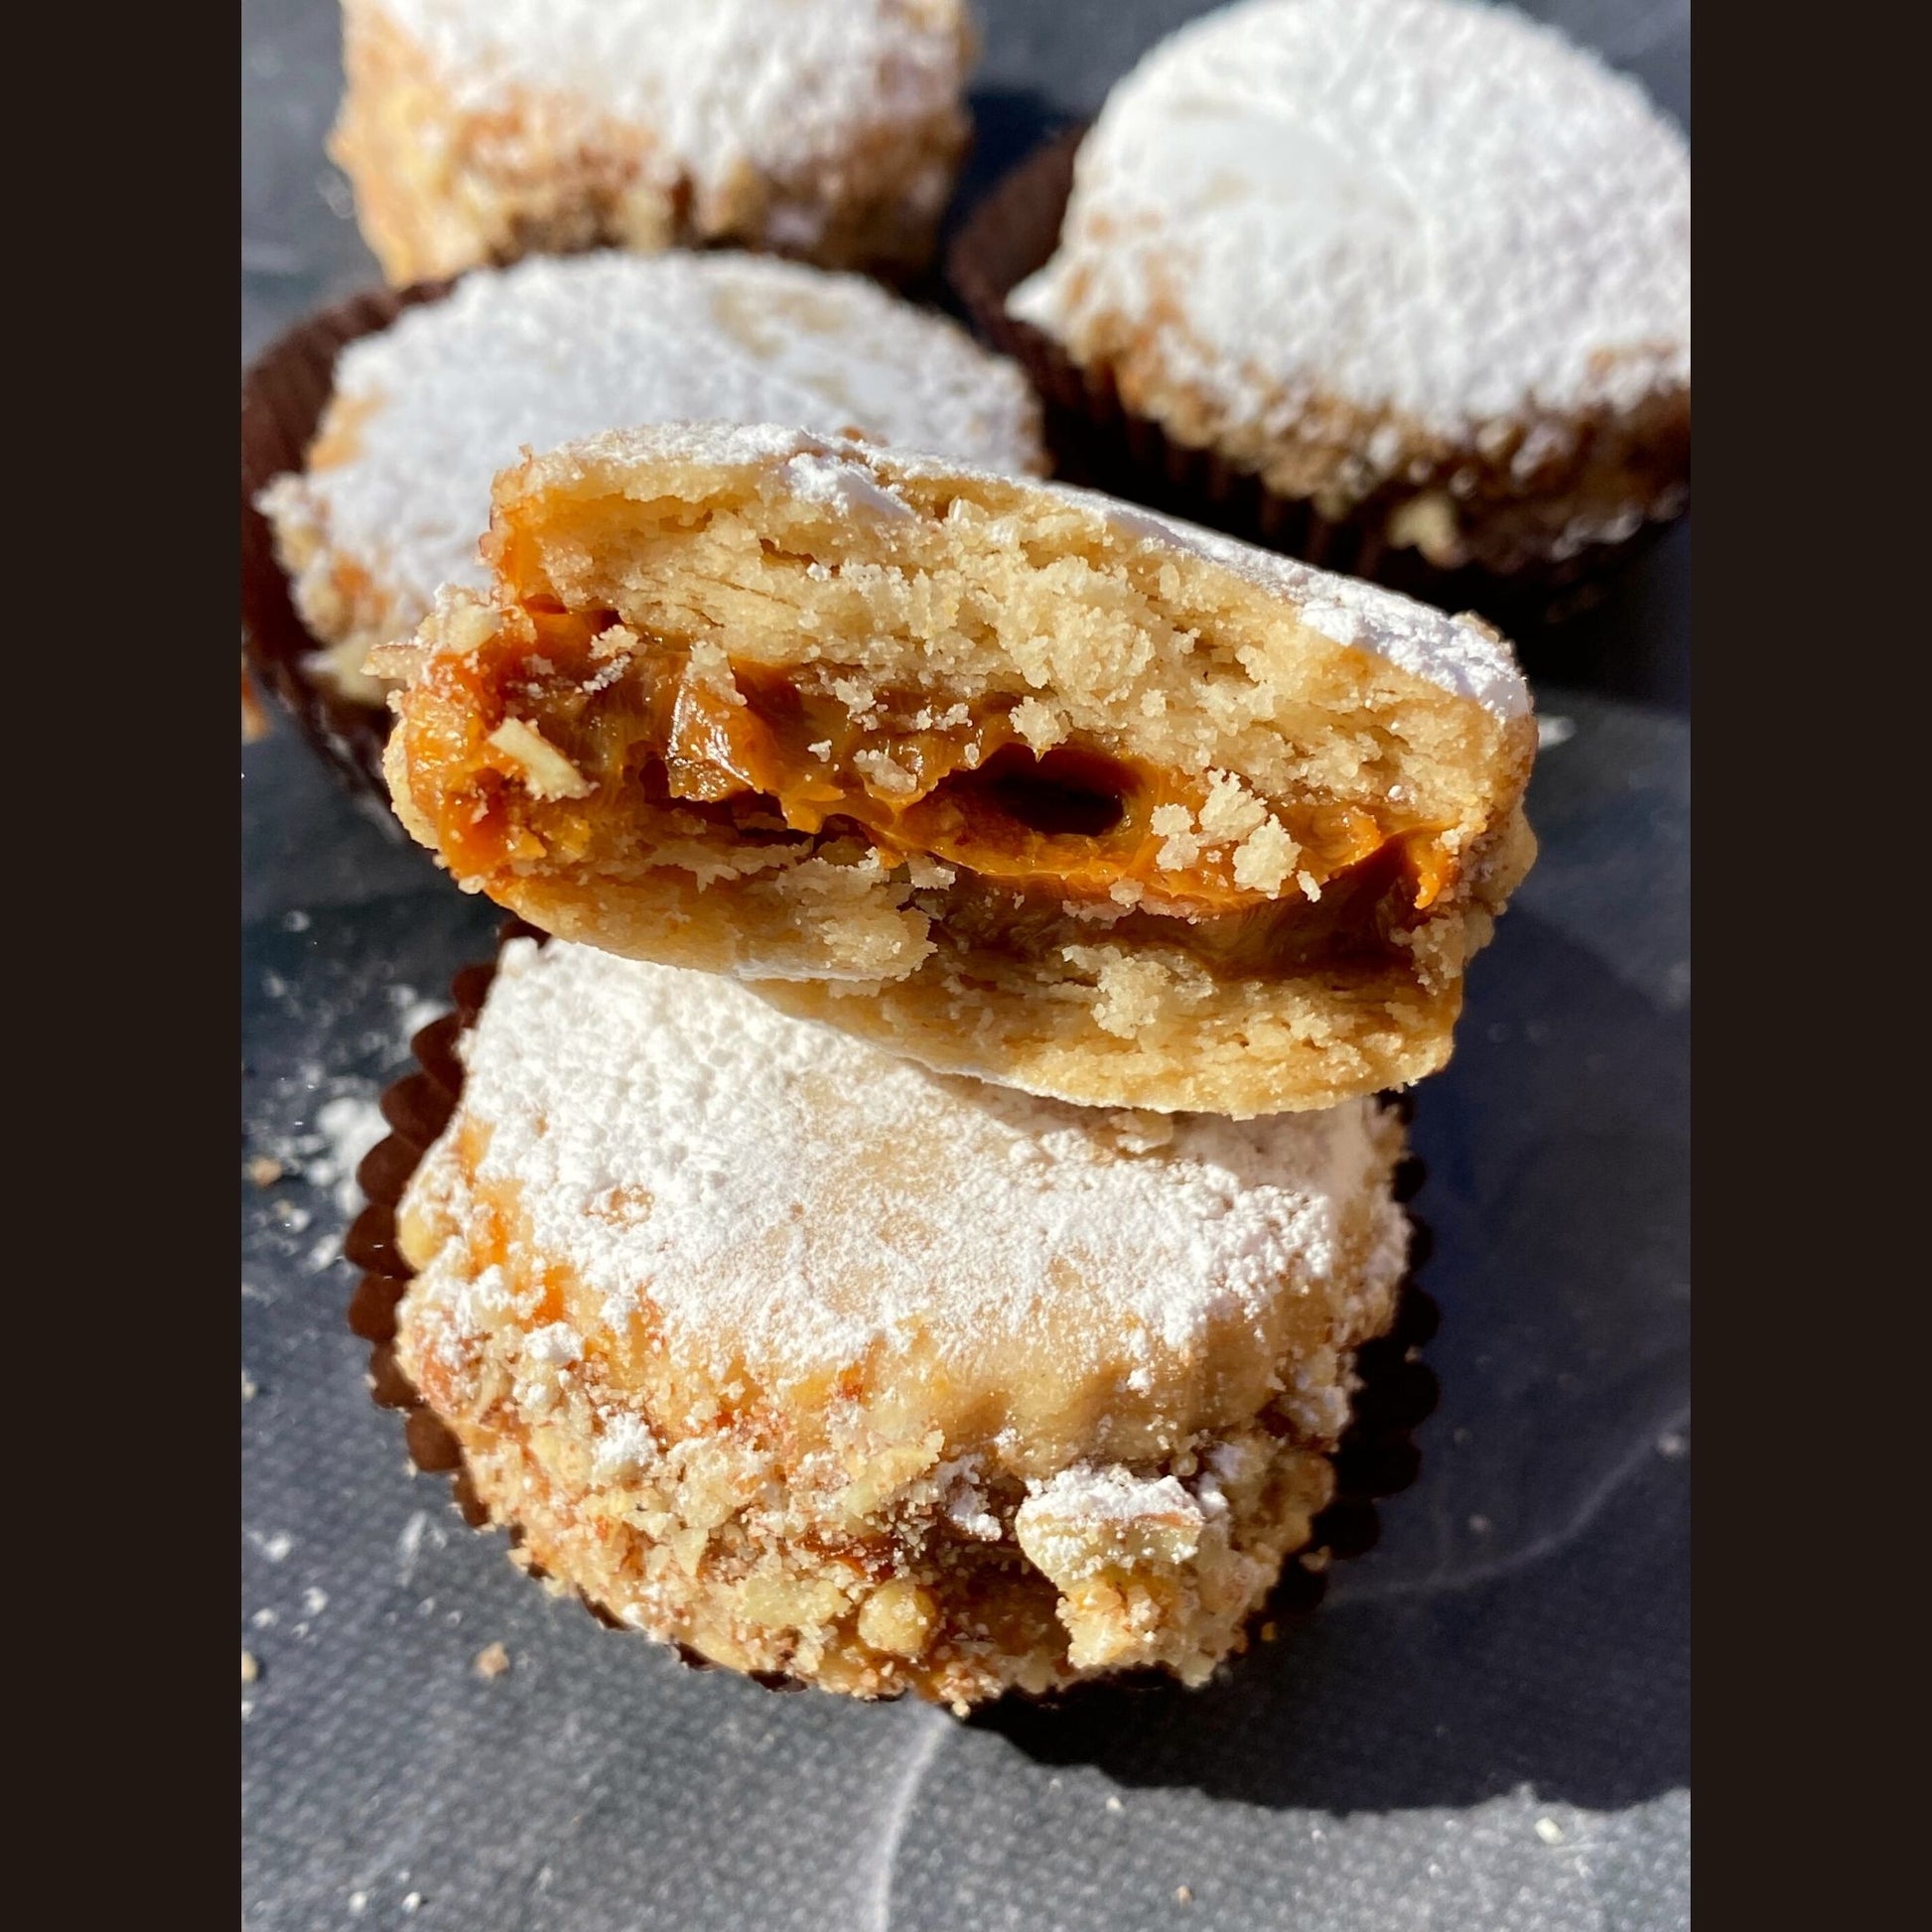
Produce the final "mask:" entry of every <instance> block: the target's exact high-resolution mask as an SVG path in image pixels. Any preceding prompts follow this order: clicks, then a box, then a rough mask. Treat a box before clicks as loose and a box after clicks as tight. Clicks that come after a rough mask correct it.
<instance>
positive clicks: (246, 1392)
mask: <svg viewBox="0 0 1932 1932" xmlns="http://www.w3.org/2000/svg"><path fill="white" fill-rule="evenodd" d="M261 1392H262V1391H261V1384H260V1383H259V1382H257V1381H256V1380H255V1378H254V1377H253V1376H252V1375H250V1374H249V1373H248V1371H247V1370H246V1369H245V1368H244V1369H243V1370H242V1371H241V1399H242V1401H243V1402H253V1401H254V1399H255V1398H256V1397H257V1396H258V1395H260V1394H261Z"/></svg>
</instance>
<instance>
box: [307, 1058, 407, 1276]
mask: <svg viewBox="0 0 1932 1932" xmlns="http://www.w3.org/2000/svg"><path fill="white" fill-rule="evenodd" d="M315 1127H316V1132H317V1134H319V1135H320V1136H321V1138H322V1143H323V1151H322V1153H321V1154H319V1155H317V1156H316V1158H315V1159H314V1160H312V1161H310V1162H309V1163H308V1165H307V1166H306V1167H305V1168H304V1169H303V1171H302V1177H303V1179H305V1180H306V1181H307V1182H308V1183H309V1185H310V1186H312V1187H323V1188H328V1189H331V1190H332V1191H333V1193H334V1196H335V1201H336V1206H337V1208H338V1210H339V1211H340V1212H342V1213H343V1214H345V1215H346V1214H353V1213H354V1212H355V1211H356V1209H357V1208H358V1207H360V1205H361V1198H362V1197H361V1190H360V1189H359V1188H357V1186H356V1184H355V1170H356V1169H357V1168H359V1167H360V1166H361V1165H362V1157H363V1156H364V1155H365V1154H367V1153H368V1151H369V1150H370V1149H371V1148H372V1147H374V1146H375V1144H376V1142H377V1141H379V1140H381V1139H382V1138H383V1137H384V1136H385V1135H386V1134H387V1133H388V1131H389V1124H388V1122H387V1121H385V1120H384V1119H383V1118H382V1109H381V1107H380V1106H379V1105H378V1104H377V1098H376V1096H375V1094H373V1093H368V1092H356V1093H341V1094H338V1095H337V1096H336V1097H335V1099H333V1100H325V1101H324V1102H323V1103H322V1105H321V1106H320V1107H318V1108H317V1109H316V1120H315ZM331 1259H333V1257H331Z"/></svg>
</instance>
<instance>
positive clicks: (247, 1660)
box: [241, 1650, 262, 1684]
mask: <svg viewBox="0 0 1932 1932" xmlns="http://www.w3.org/2000/svg"><path fill="white" fill-rule="evenodd" d="M261 1674H262V1667H261V1665H260V1664H258V1663H257V1662H256V1661H255V1654H254V1652H253V1651H251V1650H244V1651H243V1652H242V1653H241V1681H242V1682H243V1683H244V1684H252V1683H253V1682H254V1681H255V1679H256V1678H258V1677H259V1676H260V1675H261Z"/></svg>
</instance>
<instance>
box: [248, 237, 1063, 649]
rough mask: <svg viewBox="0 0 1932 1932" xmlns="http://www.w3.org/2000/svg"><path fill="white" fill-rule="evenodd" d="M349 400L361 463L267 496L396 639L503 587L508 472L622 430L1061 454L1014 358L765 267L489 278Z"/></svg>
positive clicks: (376, 345) (737, 258) (357, 367)
mask: <svg viewBox="0 0 1932 1932" xmlns="http://www.w3.org/2000/svg"><path fill="white" fill-rule="evenodd" d="M333 408H334V410H335V412H336V417H337V419H339V420H342V421H344V422H345V423H346V424H347V425H348V429H347V434H346V449H347V455H346V456H345V458H343V459H342V460H338V461H332V462H330V463H328V464H327V465H326V466H325V467H322V468H319V469H312V470H311V471H309V472H308V473H307V474H306V475H303V476H299V477H298V476H285V477H278V478H277V479H276V480H275V482H274V483H271V484H270V485H269V486H268V488H267V489H266V490H264V491H263V492H262V496H261V499H260V500H261V506H262V508H263V510H264V512H265V513H266V514H267V515H269V516H270V517H271V518H272V519H273V520H274V522H275V524H276V527H277V530H278V532H279V533H280V534H281V536H282V539H283V542H284V546H285V548H287V547H289V544H290V540H291V539H295V540H296V546H295V547H296V548H297V549H298V550H303V549H306V548H308V547H310V546H312V545H315V544H320V545H323V546H325V547H326V549H327V550H328V551H330V552H333V553H335V555H336V556H337V557H338V558H339V559H343V560H346V561H349V562H352V563H353V564H354V566H355V567H356V569H357V570H359V571H360V572H361V573H363V574H364V575H366V576H367V577H368V578H369V579H370V580H371V581H372V582H373V583H374V584H375V585H376V586H378V587H379V592H380V595H381V597H382V599H383V600H384V603H385V606H386V608H387V609H388V610H389V611H390V613H391V616H390V618H389V620H388V621H389V626H390V632H391V634H392V635H396V636H400V635H403V634H405V633H406V632H407V631H409V630H410V629H413V628H414V626H415V625H416V623H418V622H419V621H421V619H422V618H423V617H424V616H425V615H426V614H427V612H428V611H429V608H430V605H431V603H432V602H433V600H434V598H435V595H436V591H437V589H438V587H439V586H440V585H443V584H446V583H448V584H462V585H468V586H470V587H472V588H481V587H482V586H483V584H484V583H486V581H487V574H486V572H485V571H484V569H483V564H482V562H481V561H480V559H479V557H478V554H477V543H478V539H479V538H480V537H481V536H482V535H483V531H484V529H485V528H486V527H487V526H488V522H489V485H490V480H491V479H492V478H493V477H494V476H495V474H496V472H497V471H498V470H500V469H502V468H504V467H505V466H506V465H509V464H512V463H514V462H516V460H517V457H518V455H519V452H521V451H524V450H538V451H541V450H548V449H551V448H554V447H555V446H556V445H558V444H560V443H566V442H569V441H571V440H572V439H573V438H579V437H585V436H589V435H592V434H594V433H596V432H598V431H602V430H608V429H610V428H612V427H613V426H614V425H621V424H627V423H655V422H666V421H682V420H686V419H712V418H715V419H718V420H722V421H727V422H784V423H792V424H802V425H805V426H807V427H809V428H813V429H817V430H819V431H821V432H823V433H825V434H827V435H837V434H839V433H840V432H842V431H844V430H846V429H856V430H858V431H860V432H862V433H863V434H865V435H867V436H869V437H871V438H873V439H874V440H876V441H879V442H883V443H888V444H897V445H902V446H904V447H907V448H911V449H921V450H931V451H935V452H938V453H941V454H945V455H949V456H956V457H959V458H962V459H965V460H967V461H969V462H973V463H977V464H982V465H984V466H986V467H987V468H989V469H992V470H996V471H1013V472H1026V471H1032V470H1037V469H1039V468H1041V467H1042V464H1043V459H1042V457H1041V453H1040V445H1039V439H1038V433H1037V428H1036V423H1037V411H1036V406H1035V402H1034V399H1033V393H1032V390H1031V389H1030V388H1029V386H1028V384H1027V380H1026V378H1025V376H1024V375H1023V374H1022V373H1021V371H1020V370H1019V369H1018V367H1016V366H1015V365H1014V364H1012V363H1010V362H1007V361H1005V360H1003V359H1002V358H1000V357H998V356H995V355H993V354H990V353H989V352H988V351H987V350H985V349H982V348H981V347H979V346H978V345H976V344H975V343H973V342H972V341H971V340H970V339H969V338H968V337H967V336H966V335H965V334H964V333H963V332H962V331H960V330H959V329H957V328H956V327H955V326H954V325H953V324H951V323H950V322H947V321H946V320H945V319H944V318H942V317H939V316H934V315H929V314H927V313H925V312H924V311H922V310H919V309H915V308H913V307H912V306H911V305H910V304H909V303H905V302H902V301H900V300H899V299H898V298H897V296H894V295H891V294H888V293H887V292H886V291H885V290H884V289H882V288H880V287H879V286H878V285H877V284H876V283H873V282H869V281H866V280H864V279H863V278H862V277H859V276H854V275H835V274H831V273H828V272H826V271H823V270H820V269H813V268H806V267H801V266H799V265H797V264H794V263H790V262H782V261H777V260H772V259H765V258H760V257H757V256H748V255H732V254H722V253H720V254H664V255H651V256H634V255H622V254H602V255H584V256H574V257H569V258H565V259H555V258H547V257H535V258H532V259H530V260H527V261H524V262H520V263H518V264H517V265H516V266H515V267H513V268H508V269H501V270H498V269H478V270H476V271H474V272H473V273H472V274H470V275H468V276H466V277H465V278H464V280H463V281H462V282H461V283H460V284H459V285H458V287H457V288H456V289H455V290H454V291H453V292H452V293H451V294H450V296H449V297H448V298H447V299H446V300H444V301H442V302H436V303H429V304H426V305H424V306H422V307H419V308H414V309H410V310H408V311H407V312H405V313H404V314H403V315H402V316H401V317H399V318H398V319H397V321H396V322H395V323H394V324H393V325H392V326H391V327H390V328H389V329H387V330H385V331H384V332H383V333H382V334H380V335H377V336H369V337H364V338H362V339H361V340H360V341H358V342H355V343H351V344H350V345H349V346H348V347H347V348H346V349H345V350H344V352H343V355H342V359H341V361H340V362H339V363H338V364H337V368H336V392H335V402H334V405H333ZM301 588H302V587H301V580H300V578H298V594H300V592H301Z"/></svg>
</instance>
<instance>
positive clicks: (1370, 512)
mask: <svg viewBox="0 0 1932 1932" xmlns="http://www.w3.org/2000/svg"><path fill="white" fill-rule="evenodd" d="M952 265H953V271H954V279H955V282H956V284H957V285H958V286H959V287H960V290H961V293H962V295H963V296H964V297H965V299H966V300H967V301H968V303H969V305H970V306H971V307H972V309H973V311H974V313H975V316H976V318H977V319H978V320H979V321H980V322H981V323H982V325H983V326H984V327H986V328H987V329H988V330H989V332H990V333H991V334H992V336H993V338H994V339H995V340H996V341H999V342H1001V343H1002V345H1004V346H1007V347H1009V348H1010V349H1013V350H1014V351H1015V352H1019V353H1022V354H1024V355H1025V356H1026V357H1027V359H1028V362H1029V366H1030V367H1031V368H1032V369H1033V370H1034V372H1035V377H1036V379H1037V380H1038V381H1039V382H1040V384H1041V386H1042V389H1043V390H1044V391H1045V392H1046V393H1048V394H1049V395H1052V396H1054V397H1055V399H1056V400H1057V401H1058V402H1059V403H1060V404H1061V405H1062V407H1063V408H1065V409H1067V410H1068V411H1069V413H1071V414H1073V415H1075V416H1083V417H1084V418H1086V419H1087V420H1088V421H1089V422H1090V423H1092V424H1094V425H1096V426H1098V427H1099V428H1101V429H1103V430H1107V431H1109V432H1112V433H1113V435H1114V443H1115V445H1117V447H1114V448H1113V451H1112V454H1113V457H1114V460H1115V462H1116V463H1117V464H1124V466H1125V471H1126V473H1127V474H1128V475H1130V476H1131V478H1132V481H1125V480H1123V477H1121V476H1108V477H1107V478H1105V479H1104V481H1106V482H1107V483H1108V484H1109V486H1111V487H1115V488H1123V489H1128V490H1130V491H1131V493H1137V494H1144V495H1146V496H1147V497H1148V499H1149V500H1152V501H1157V502H1160V503H1162V504H1163V505H1164V506H1167V507H1173V508H1178V509H1180V510H1182V511H1183V513H1189V514H1195V515H1200V516H1204V517H1206V518H1208V519H1209V520H1219V521H1223V522H1228V523H1229V525H1230V527H1237V528H1240V530H1241V533H1242V534H1247V535H1260V536H1261V537H1263V538H1264V539H1265V540H1267V541H1270V542H1272V543H1275V544H1278V545H1279V546H1280V547H1283V548H1287V549H1290V550H1293V551H1296V552H1297V553H1299V554H1303V555H1307V556H1309V557H1311V558H1312V559H1314V560H1316V561H1320V562H1322V563H1324V564H1326V565H1327V566H1329V567H1331V568H1335V569H1340V570H1346V571H1349V572H1352V573H1354V574H1358V575H1363V576H1379V577H1382V578H1384V579H1385V580H1386V581H1390V582H1394V583H1397V584H1399V585H1401V586H1402V587H1403V588H1407V589H1412V590H1416V591H1418V592H1421V593H1422V594H1425V595H1428V596H1430V597H1431V598H1432V599H1433V600H1434V601H1438V602H1444V603H1449V604H1450V605H1451V608H1453V605H1454V604H1455V603H1459V602H1474V603H1476V604H1477V605H1478V608H1483V607H1485V606H1487V605H1489V604H1490V601H1491V593H1492V592H1494V591H1496V590H1498V589H1513V590H1517V591H1522V590H1527V589H1530V588H1532V587H1534V588H1536V589H1538V590H1540V589H1541V588H1542V587H1544V586H1551V587H1557V586H1563V585H1567V584H1572V583H1575V582H1577V581H1579V580H1581V579H1582V578H1584V577H1587V576H1589V575H1593V574H1596V573H1599V572H1600V571H1602V570H1603V569H1604V568H1605V567H1607V565H1608V564H1610V563H1611V562H1612V561H1614V560H1615V559H1617V558H1619V557H1620V556H1622V555H1623V554H1625V553H1626V552H1627V551H1628V549H1629V547H1630V546H1631V545H1632V544H1633V543H1634V542H1635V541H1636V540H1637V539H1638V538H1639V537H1640V536H1641V535H1642V534H1643V533H1644V532H1645V531H1646V530H1647V529H1649V528H1652V527H1654V526H1655V525H1657V524H1658V523H1660V522H1662V521H1666V520H1668V519H1670V518H1672V517H1674V516H1676V515H1677V514H1678V513H1679V512H1680V511H1681V510H1682V509H1683V508H1684V506H1685V503H1686V501H1687V496H1688V486H1689V474H1690V166H1689V158H1688V153H1687V150H1686V146H1685V143H1684V140H1683V137H1682V136H1681V134H1680V133H1679V132H1678V131H1677V130H1676V129H1675V128H1674V127H1673V126H1672V125H1671V124H1670V123H1669V122H1668V121H1666V120H1665V119H1664V118H1663V117H1662V116H1661V115H1660V114H1658V113H1657V112H1656V110H1655V109H1654V108H1653V107H1652V106H1651V104H1650V103H1649V101H1648V100H1647V99H1646V97H1645V96H1644V94H1643V92H1642V90H1641V88H1639V87H1638V86H1637V85H1636V84H1635V83H1634V82H1633V81H1630V80H1628V79H1626V78H1624V77H1622V76H1619V75H1617V74H1615V73H1613V72H1612V71H1610V70H1609V69H1607V68H1605V67H1604V66H1602V65H1601V64H1600V63H1599V62H1598V61H1597V60H1596V59H1595V58H1594V57H1592V56H1590V55H1588V54H1587V53H1585V52H1583V51H1581V50H1579V49H1578V48H1576V47H1574V46H1573V45H1572V44H1571V43H1570V42H1568V41H1567V40H1565V39H1564V38H1563V37H1562V36H1561V35H1559V34H1558V33H1556V32H1555V31H1554V30H1552V29H1550V28H1546V27H1543V26H1541V25H1538V24H1536V23H1534V22H1532V21H1530V20H1528V19H1526V18H1524V17H1523V16H1521V15H1519V14H1517V13H1515V12H1513V11H1511V10H1509V9H1505V8H1497V7H1488V6H1477V5H1470V4H1465V3H1464V0H1252V3H1251V4H1248V5H1243V6H1237V7H1231V8H1228V9H1226V10H1224V11H1222V12H1220V13H1216V14H1211V15H1209V16H1207V17H1206V18H1205V19H1203V20H1201V21H1199V22H1197V23H1194V24H1192V25H1190V26H1188V27H1187V28H1185V29H1183V30H1182V31H1180V32H1179V33H1177V34H1174V35H1173V36H1172V37H1171V38H1170V39H1168V40H1167V41H1164V42H1162V43H1161V44H1160V45H1159V46H1157V47H1156V48H1155V49H1154V50H1153V51H1152V52H1151V53H1149V54H1148V55H1147V56H1146V57H1145V59H1144V60H1143V61H1142V62H1141V64H1140V65H1139V66H1138V67H1137V68H1136V69H1134V70H1133V72H1132V73H1130V74H1129V75H1128V76H1127V77H1126V78H1125V79H1124V80H1122V81H1121V82H1120V83H1119V84H1118V85H1117V86H1116V87H1115V88H1114V90H1113V91H1112V92H1111V93H1110V94H1109V96H1108V99H1107V104H1106V107H1105V108H1104V110H1103V111H1102V113H1101V114H1100V116H1099V118H1098V120H1097V121H1096V122H1095V124H1094V126H1093V127H1092V129H1091V131H1090V132H1089V133H1088V134H1087V135H1086V137H1085V138H1084V140H1081V141H1080V142H1079V144H1078V150H1077V154H1076V155H1074V157H1073V159H1072V164H1071V172H1070V178H1069V173H1068V167H1067V150H1066V148H1065V147H1064V146H1062V147H1061V148H1060V149H1059V150H1057V151H1054V152H1048V153H1046V154H1044V155H1042V156H1041V157H1040V158H1039V159H1038V160H1037V161H1035V163H1034V164H1032V166H1031V167H1030V168H1029V169H1026V170H1023V171H1022V173H1021V175H1020V176H1019V177H1016V178H1015V179H1014V180H1013V181H1012V182H1011V183H1010V184H1009V185H1008V187H1007V189H1006V191H1005V192H1004V193H1003V194H1001V195H996V196H995V197H994V198H993V200H992V201H991V202H989V203H988V204H987V205H986V207H984V208H983V209H982V210H981V211H980V213H979V214H978V215H977V216H976V218H975V220H974V222H973V223H972V224H970V225H969V228H968V229H967V230H966V231H965V232H964V233H963V234H962V235H961V237H960V239H959V241H958V243H957V244H956V246H955V249H954V252H953V257H952ZM1016 284H1017V286H1016ZM1244 485H1246V486H1245V487H1244ZM1485 580H1487V581H1486V582H1485Z"/></svg>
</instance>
